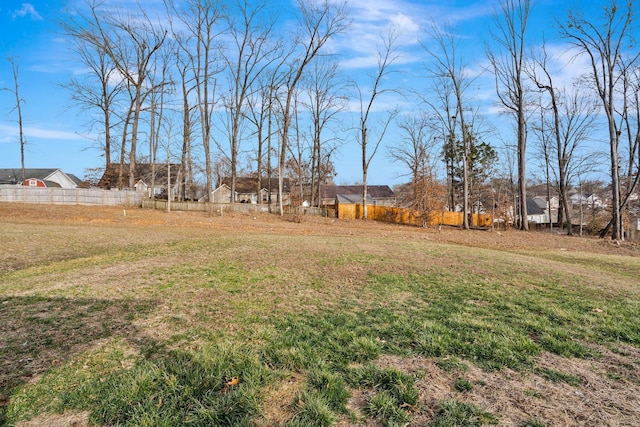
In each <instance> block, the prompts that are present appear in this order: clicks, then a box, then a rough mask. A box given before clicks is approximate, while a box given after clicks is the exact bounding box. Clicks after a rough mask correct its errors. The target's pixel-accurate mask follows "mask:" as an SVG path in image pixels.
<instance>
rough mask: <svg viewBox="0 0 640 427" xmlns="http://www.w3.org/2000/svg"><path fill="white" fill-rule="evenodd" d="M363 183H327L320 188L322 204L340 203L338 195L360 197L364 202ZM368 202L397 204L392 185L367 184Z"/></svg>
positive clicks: (346, 197) (386, 204) (383, 204)
mask: <svg viewBox="0 0 640 427" xmlns="http://www.w3.org/2000/svg"><path fill="white" fill-rule="evenodd" d="M363 190H364V187H363V186H362V185H326V186H322V187H321V188H320V197H321V205H323V206H328V205H335V204H337V203H339V198H338V196H342V197H341V199H343V200H355V199H354V196H358V197H359V199H358V200H359V202H357V203H360V204H362V194H363ZM367 204H368V205H378V206H396V204H397V198H396V195H395V193H394V192H393V190H392V189H391V187H389V186H388V185H367Z"/></svg>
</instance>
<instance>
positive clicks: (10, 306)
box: [0, 296, 153, 424]
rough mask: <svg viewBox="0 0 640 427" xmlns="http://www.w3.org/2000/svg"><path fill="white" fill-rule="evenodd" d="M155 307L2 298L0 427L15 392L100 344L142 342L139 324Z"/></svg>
mask: <svg viewBox="0 0 640 427" xmlns="http://www.w3.org/2000/svg"><path fill="white" fill-rule="evenodd" d="M152 307H153V302H152V301H146V300H143V301H121V300H100V299H74V298H47V297H36V296H28V297H2V298H0V361H2V363H0V424H1V418H2V412H3V411H2V409H3V407H4V406H5V405H6V404H7V400H8V397H9V395H10V392H11V390H12V389H14V388H15V387H16V386H18V385H20V384H21V383H23V382H25V381H27V380H29V379H30V378H32V377H33V376H35V375H38V374H41V373H43V372H46V371H47V370H49V369H51V368H52V367H54V366H57V365H62V364H64V363H65V362H66V361H67V360H69V359H70V358H72V357H73V356H74V355H75V354H77V353H79V352H81V351H83V350H85V349H87V348H89V347H90V346H91V345H92V344H93V343H95V342H96V341H98V340H101V339H104V338H108V337H113V336H124V337H127V338H128V339H142V337H141V336H139V335H140V334H139V333H138V331H137V330H136V328H135V326H134V325H133V321H134V319H135V318H137V317H138V316H139V315H141V314H144V313H145V312H148V311H150V310H151V309H152Z"/></svg>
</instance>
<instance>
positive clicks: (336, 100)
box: [304, 60, 345, 206]
mask: <svg viewBox="0 0 640 427" xmlns="http://www.w3.org/2000/svg"><path fill="white" fill-rule="evenodd" d="M337 69H338V64H337V63H336V62H328V61H322V60H320V61H316V62H315V64H314V67H313V70H312V72H311V73H310V75H309V78H308V79H306V82H305V83H306V84H305V88H306V93H307V95H308V98H309V99H308V101H307V102H305V103H304V104H305V106H306V108H307V110H308V111H309V112H310V114H311V126H312V131H311V133H312V136H311V140H312V153H311V201H312V203H313V204H314V205H316V206H320V184H321V183H322V182H323V181H325V180H326V179H327V178H328V175H327V172H328V171H327V170H326V168H325V166H326V164H325V162H323V158H325V156H326V154H327V153H331V152H333V151H334V150H335V148H336V145H335V144H331V140H325V139H324V138H323V131H324V130H325V128H326V127H327V126H328V125H329V124H330V122H331V121H333V120H334V119H335V118H336V116H337V115H338V113H340V112H341V111H343V110H344V101H345V97H344V96H343V95H341V94H340V93H341V91H342V90H343V89H344V87H343V86H342V84H341V83H340V82H339V81H338V78H337Z"/></svg>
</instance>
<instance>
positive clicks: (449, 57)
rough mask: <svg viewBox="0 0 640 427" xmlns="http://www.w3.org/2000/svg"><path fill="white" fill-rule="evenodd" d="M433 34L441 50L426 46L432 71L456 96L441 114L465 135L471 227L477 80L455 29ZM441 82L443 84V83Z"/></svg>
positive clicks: (465, 217) (465, 198) (465, 206)
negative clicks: (472, 102)
mask: <svg viewBox="0 0 640 427" xmlns="http://www.w3.org/2000/svg"><path fill="white" fill-rule="evenodd" d="M431 37H432V39H433V40H434V41H435V43H436V45H437V50H434V49H430V48H428V47H426V46H425V49H426V51H427V52H428V54H429V56H431V58H432V59H433V67H432V68H431V70H432V71H431V73H432V74H433V75H434V77H436V81H437V82H438V83H436V84H437V85H438V87H436V91H437V92H443V91H449V93H450V94H451V96H452V97H453V102H454V110H453V112H452V113H451V114H449V113H448V114H447V116H446V117H442V116H441V120H442V121H443V124H444V125H446V126H448V125H449V124H450V123H451V126H452V127H451V130H452V132H451V133H450V135H452V134H454V133H455V131H456V128H457V127H458V126H457V125H458V124H459V130H460V134H461V135H462V141H461V142H462V156H461V158H462V227H463V228H464V229H465V230H468V229H469V210H470V209H469V156H470V143H471V141H470V138H471V136H470V131H472V127H471V124H472V121H471V120H469V117H467V113H468V112H469V111H470V106H469V101H468V98H467V94H466V91H467V89H468V88H469V86H470V85H471V83H472V82H473V79H472V78H469V77H468V76H467V75H466V74H465V68H466V67H465V66H464V65H463V64H461V63H460V57H459V56H458V53H457V40H456V38H455V35H454V33H453V32H452V31H440V30H438V29H437V28H436V27H435V26H434V28H433V30H432V31H431ZM440 85H441V86H440ZM442 97H444V99H445V100H446V103H447V110H448V103H449V100H448V99H447V98H448V94H447V93H442V96H441V99H442ZM454 139H455V138H450V141H449V147H450V148H452V149H453V148H455V144H453V141H454Z"/></svg>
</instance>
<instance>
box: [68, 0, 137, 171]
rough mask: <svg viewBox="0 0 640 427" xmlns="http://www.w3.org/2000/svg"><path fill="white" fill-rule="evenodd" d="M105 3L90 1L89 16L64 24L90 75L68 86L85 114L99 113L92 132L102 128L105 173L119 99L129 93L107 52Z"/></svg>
mask: <svg viewBox="0 0 640 427" xmlns="http://www.w3.org/2000/svg"><path fill="white" fill-rule="evenodd" d="M101 4H102V3H101V2H98V1H96V0H87V3H86V6H87V7H88V9H89V10H88V13H87V14H85V13H82V12H80V11H78V10H75V11H73V12H69V13H68V16H69V18H68V19H67V20H66V21H64V22H62V23H61V26H62V29H63V31H64V33H65V34H66V35H67V36H68V37H69V39H70V42H71V49H72V50H73V52H74V53H75V54H76V56H77V58H78V59H79V60H80V62H81V63H82V64H83V65H84V66H85V67H87V69H88V70H89V72H88V73H87V74H86V75H84V76H81V77H74V78H72V79H71V81H70V82H69V83H68V84H66V85H64V86H65V87H66V88H67V89H69V91H70V93H71V100H72V101H74V102H76V104H77V105H79V106H80V107H81V109H82V110H83V111H87V110H88V111H91V110H94V109H97V110H98V111H99V112H100V115H99V116H98V118H96V117H95V116H94V115H90V116H89V117H91V122H90V123H89V126H90V128H93V127H94V126H96V125H97V126H99V127H100V128H101V129H102V136H103V138H104V140H103V141H102V143H101V144H100V146H101V150H102V152H103V156H104V162H105V171H106V170H108V169H109V166H110V165H111V155H112V139H113V138H114V136H113V135H112V130H113V128H114V126H115V125H116V123H115V122H116V119H117V117H116V114H115V112H114V109H116V108H117V106H116V103H117V99H118V97H119V96H120V95H121V94H122V93H123V92H124V91H125V90H126V88H125V85H124V81H123V80H122V79H120V76H119V75H118V70H117V68H116V66H115V64H114V63H113V61H112V60H111V58H110V57H109V55H108V54H107V52H106V50H105V49H104V48H103V43H102V38H101V37H100V29H99V28H100V18H99V16H98V8H99V7H100V5H101Z"/></svg>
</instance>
